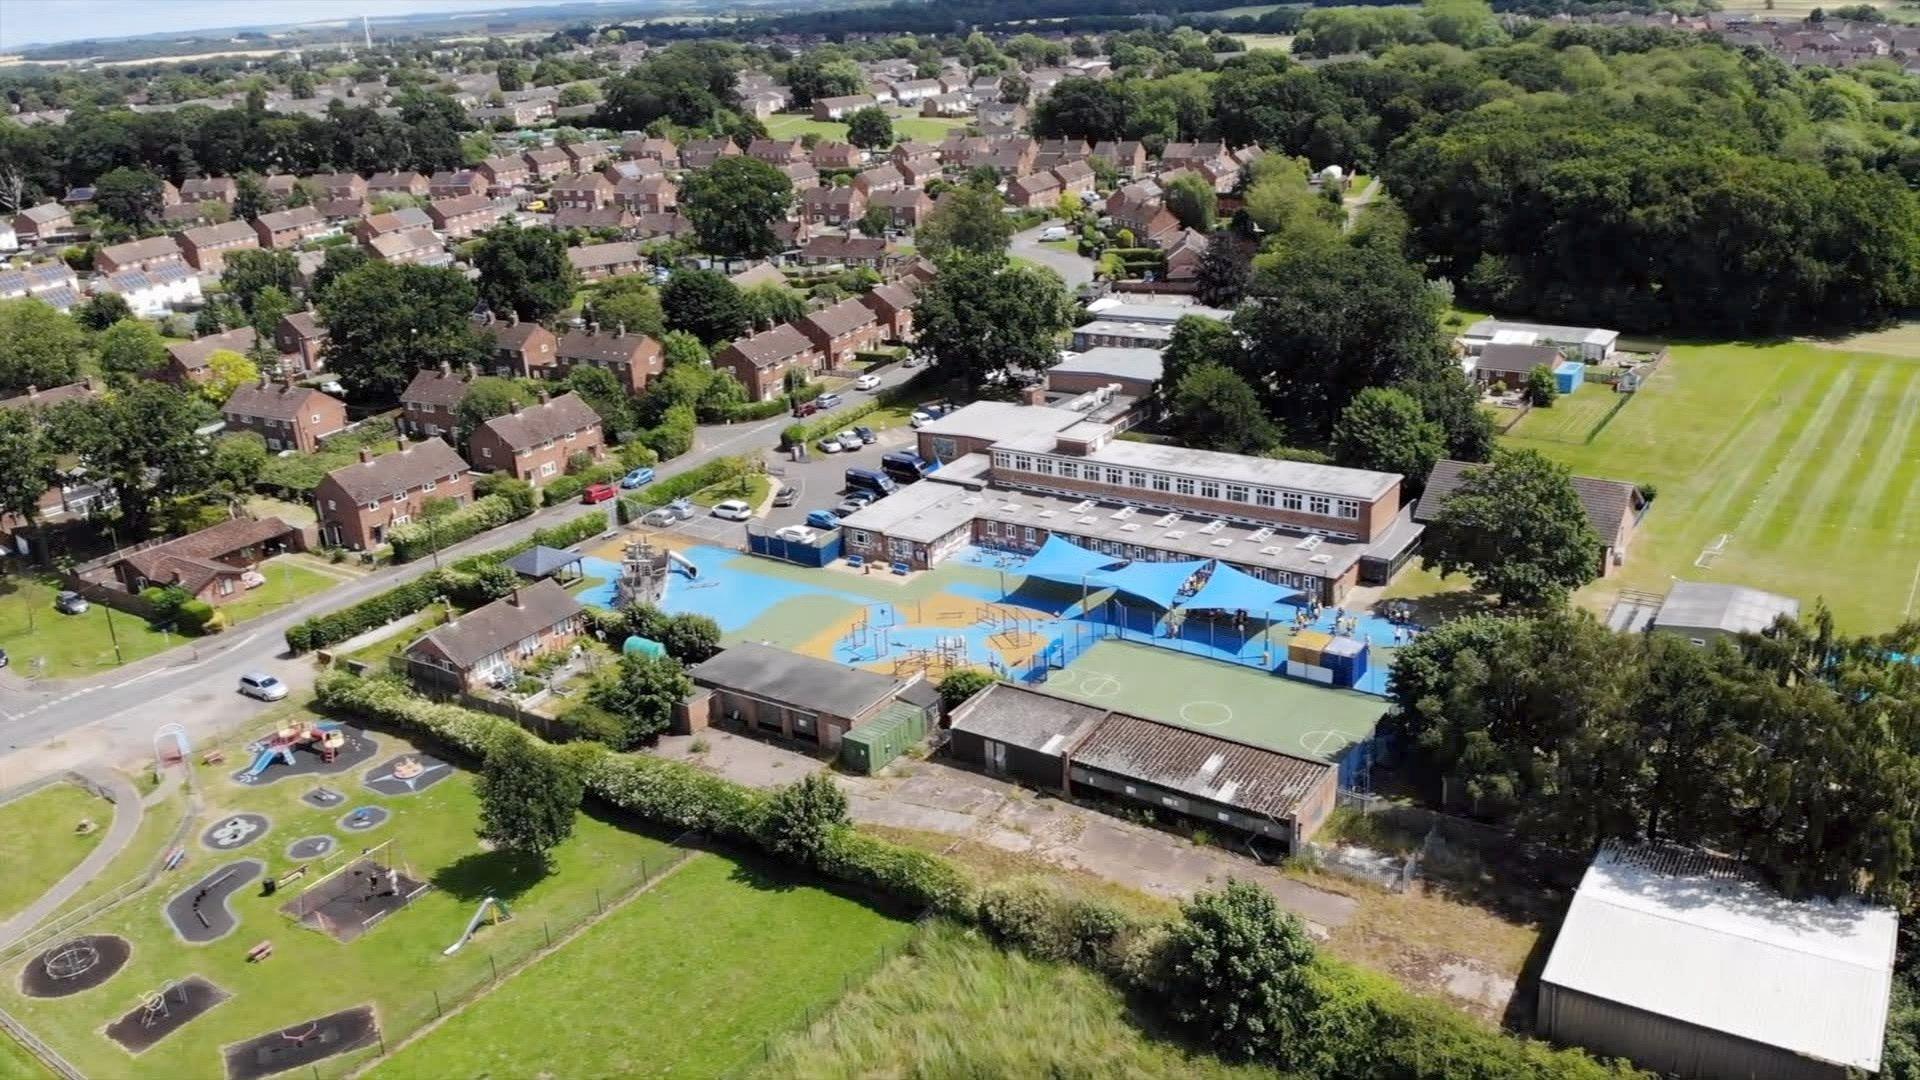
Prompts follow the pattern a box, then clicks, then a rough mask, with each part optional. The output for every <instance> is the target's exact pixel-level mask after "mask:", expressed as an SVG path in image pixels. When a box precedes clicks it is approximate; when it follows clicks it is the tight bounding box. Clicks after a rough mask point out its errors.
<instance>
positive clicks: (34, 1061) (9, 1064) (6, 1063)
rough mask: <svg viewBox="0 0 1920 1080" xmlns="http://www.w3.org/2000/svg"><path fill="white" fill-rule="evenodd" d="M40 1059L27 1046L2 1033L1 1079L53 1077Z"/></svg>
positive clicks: (32, 1079)
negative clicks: (28, 1050) (30, 1052)
mask: <svg viewBox="0 0 1920 1080" xmlns="http://www.w3.org/2000/svg"><path fill="white" fill-rule="evenodd" d="M52 1076H53V1074H52V1073H50V1072H48V1071H47V1067H46V1066H45V1065H42V1064H40V1059H38V1058H36V1057H34V1056H33V1055H32V1054H29V1053H27V1048H26V1047H24V1046H21V1045H20V1044H19V1043H17V1042H14V1041H13V1040H12V1039H10V1038H8V1037H7V1036H6V1034H4V1033H0V1080H41V1077H48V1078H51V1077H52Z"/></svg>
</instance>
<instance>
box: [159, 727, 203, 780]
mask: <svg viewBox="0 0 1920 1080" xmlns="http://www.w3.org/2000/svg"><path fill="white" fill-rule="evenodd" d="M192 752H193V746H192V744H191V743H189V742H188V741H187V729H186V728H185V727H184V726H182V725H181V724H179V723H166V724H162V725H160V726H159V727H158V728H156V729H155V730H154V733H153V760H154V764H155V766H156V767H157V768H158V769H160V770H165V769H166V767H167V766H169V765H178V764H180V763H182V762H184V761H186V760H187V755H188V754H190V753H192Z"/></svg>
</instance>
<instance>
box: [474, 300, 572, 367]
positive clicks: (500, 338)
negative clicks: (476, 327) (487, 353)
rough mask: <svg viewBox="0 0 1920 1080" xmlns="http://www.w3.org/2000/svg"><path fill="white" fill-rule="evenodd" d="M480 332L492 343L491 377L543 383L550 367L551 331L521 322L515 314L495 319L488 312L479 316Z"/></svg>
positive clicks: (510, 312)
mask: <svg viewBox="0 0 1920 1080" xmlns="http://www.w3.org/2000/svg"><path fill="white" fill-rule="evenodd" d="M479 322H480V332H481V333H483V334H485V335H487V337H488V338H490V339H491V340H492V342H493V366H492V371H493V373H494V374H495V375H499V376H502V377H505V376H510V375H511V376H516V377H518V378H522V379H528V378H532V379H544V378H546V377H547V375H548V373H549V372H550V371H551V370H552V368H553V364H554V348H555V346H556V344H557V341H556V339H555V338H554V336H553V331H551V330H549V329H547V328H546V327H544V326H541V325H540V324H539V323H537V322H533V321H527V322H521V321H520V316H519V314H518V313H516V312H512V311H509V312H507V317H506V318H504V319H497V318H495V317H494V315H493V313H492V312H491V311H489V312H487V313H486V314H485V315H483V316H481V317H480V319H479Z"/></svg>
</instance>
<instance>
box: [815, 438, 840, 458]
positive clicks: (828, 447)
mask: <svg viewBox="0 0 1920 1080" xmlns="http://www.w3.org/2000/svg"><path fill="white" fill-rule="evenodd" d="M814 445H815V446H817V447H819V449H820V452H821V453H823V454H837V453H839V452H840V451H842V450H845V449H846V447H844V446H841V445H840V436H838V435H829V436H827V437H826V438H824V439H821V440H820V441H819V442H817V443H815V444H814Z"/></svg>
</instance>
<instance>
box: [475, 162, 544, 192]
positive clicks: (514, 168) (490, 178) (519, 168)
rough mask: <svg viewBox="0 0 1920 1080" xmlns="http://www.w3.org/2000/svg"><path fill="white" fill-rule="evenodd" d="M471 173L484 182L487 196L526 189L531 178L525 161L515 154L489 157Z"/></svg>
mask: <svg viewBox="0 0 1920 1080" xmlns="http://www.w3.org/2000/svg"><path fill="white" fill-rule="evenodd" d="M473 171H474V172H476V173H479V174H480V175H481V177H483V178H484V179H485V180H486V182H487V194H489V195H510V194H512V193H513V192H514V190H515V189H517V188H523V187H526V186H527V181H528V180H529V179H531V178H532V176H533V170H531V169H529V168H528V167H527V161H526V159H525V158H523V157H520V156H519V155H517V154H507V155H503V156H501V157H490V158H488V159H486V160H485V161H482V162H481V163H480V164H478V165H475V166H474V167H473Z"/></svg>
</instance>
